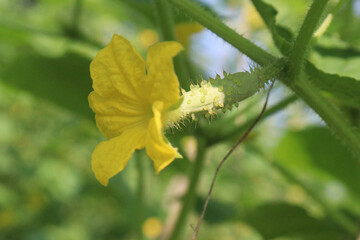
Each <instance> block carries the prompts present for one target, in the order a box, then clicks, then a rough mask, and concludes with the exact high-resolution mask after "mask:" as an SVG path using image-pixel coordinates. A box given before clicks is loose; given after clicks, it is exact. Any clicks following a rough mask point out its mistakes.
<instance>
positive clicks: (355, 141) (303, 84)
mask: <svg viewBox="0 0 360 240" xmlns="http://www.w3.org/2000/svg"><path fill="white" fill-rule="evenodd" d="M290 87H291V88H292V89H293V90H294V91H295V92H296V93H297V94H298V95H299V96H300V97H301V98H302V99H303V100H304V101H305V102H306V103H307V104H308V105H309V106H310V107H311V108H312V109H313V110H314V111H315V112H317V113H318V114H319V116H320V117H321V118H322V119H323V120H324V121H325V122H326V124H327V125H328V126H329V128H330V129H332V130H333V131H334V133H335V134H336V135H337V136H338V137H339V138H340V140H341V141H343V143H344V145H345V146H347V147H348V148H349V149H350V150H351V151H352V152H353V153H354V155H355V157H356V158H357V159H359V160H360V134H359V133H358V132H357V131H356V130H355V129H354V128H353V127H352V126H351V125H350V124H349V123H348V121H347V119H346V118H345V117H344V116H343V114H342V113H341V112H340V111H339V110H338V109H337V108H336V107H334V106H333V105H332V104H330V103H329V102H328V101H327V100H326V99H325V98H324V97H323V96H322V95H321V93H320V92H319V91H318V90H317V89H316V88H315V86H313V85H312V83H311V82H310V81H308V80H307V79H306V77H305V76H303V77H299V78H298V79H297V81H296V82H295V84H294V85H292V86H290Z"/></svg>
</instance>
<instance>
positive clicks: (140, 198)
mask: <svg viewBox="0 0 360 240" xmlns="http://www.w3.org/2000/svg"><path fill="white" fill-rule="evenodd" d="M144 157H145V156H144V153H143V151H137V152H136V157H135V160H136V169H137V174H138V182H137V189H136V232H137V235H138V238H137V239H139V240H141V239H143V234H142V224H143V222H144V211H145V204H144V199H145V196H144V190H145V188H144V185H145V178H144Z"/></svg>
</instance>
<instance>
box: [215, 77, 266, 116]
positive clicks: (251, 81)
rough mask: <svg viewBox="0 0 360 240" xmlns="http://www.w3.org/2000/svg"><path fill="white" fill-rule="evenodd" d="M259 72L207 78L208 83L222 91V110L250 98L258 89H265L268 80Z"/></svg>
mask: <svg viewBox="0 0 360 240" xmlns="http://www.w3.org/2000/svg"><path fill="white" fill-rule="evenodd" d="M260 73H261V71H260V72H255V71H252V72H251V73H249V72H237V73H233V74H227V73H226V72H224V77H223V78H221V77H220V76H219V75H216V77H215V78H209V82H210V83H211V84H212V85H213V86H215V87H218V88H219V91H223V92H224V94H225V102H224V105H225V107H224V110H226V109H230V110H231V108H232V106H233V105H235V106H236V105H237V104H238V103H239V102H241V101H243V100H244V99H246V98H248V97H251V96H252V95H254V94H255V93H256V92H258V91H259V90H260V89H262V88H264V87H265V84H266V83H267V82H268V79H267V78H265V77H263V76H262V74H260Z"/></svg>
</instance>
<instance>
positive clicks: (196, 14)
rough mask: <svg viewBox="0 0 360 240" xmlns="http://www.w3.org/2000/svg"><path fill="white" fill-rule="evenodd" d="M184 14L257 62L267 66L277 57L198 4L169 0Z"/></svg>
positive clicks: (186, 0) (184, 0)
mask: <svg viewBox="0 0 360 240" xmlns="http://www.w3.org/2000/svg"><path fill="white" fill-rule="evenodd" d="M167 1H168V2H169V3H171V4H172V5H173V6H174V7H176V8H177V9H179V10H181V11H182V12H183V13H184V14H187V15H188V16H189V17H191V18H193V19H194V20H196V21H198V22H199V23H201V24H202V25H203V26H204V27H206V28H208V29H209V30H211V31H212V32H214V33H216V34H217V35H218V36H219V37H221V38H222V39H224V40H225V41H227V42H228V43H230V44H231V45H233V46H234V47H236V48H237V49H238V50H239V51H240V52H243V53H244V54H246V55H247V56H248V57H249V58H251V59H252V60H253V61H255V62H256V63H258V64H260V65H262V66H265V65H267V64H268V63H271V62H273V61H274V60H275V57H274V56H272V55H271V54H269V53H268V52H266V51H265V50H263V49H262V48H260V47H258V46H256V45H255V44H254V43H252V42H251V41H249V40H248V39H246V38H244V37H243V36H241V35H239V34H238V33H236V32H235V31H234V30H233V29H231V28H229V27H228V26H226V25H225V24H224V23H223V22H221V21H220V20H219V19H218V18H216V17H214V16H213V15H211V14H210V13H208V12H207V11H206V10H204V9H202V8H201V7H200V6H199V5H198V4H196V3H194V2H191V1H189V0H167Z"/></svg>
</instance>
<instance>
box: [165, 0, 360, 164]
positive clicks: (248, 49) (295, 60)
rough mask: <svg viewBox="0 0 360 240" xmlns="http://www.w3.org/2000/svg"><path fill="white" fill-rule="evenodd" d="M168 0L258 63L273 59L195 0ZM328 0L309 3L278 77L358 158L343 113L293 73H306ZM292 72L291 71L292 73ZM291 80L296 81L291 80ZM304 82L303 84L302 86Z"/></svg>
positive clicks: (356, 144) (354, 136)
mask: <svg viewBox="0 0 360 240" xmlns="http://www.w3.org/2000/svg"><path fill="white" fill-rule="evenodd" d="M167 1H168V2H170V3H171V4H172V5H173V6H175V7H176V8H178V9H179V10H181V11H182V12H184V13H185V14H187V15H189V16H190V17H191V18H193V19H195V20H196V21H198V22H199V23H201V24H203V25H204V26H205V27H207V28H208V29H209V30H211V31H213V32H214V33H216V34H217V35H218V36H219V37H221V38H223V39H224V40H225V41H227V42H229V43H230V44H232V45H233V46H234V47H236V48H237V49H239V50H240V51H241V52H243V53H245V54H246V55H247V56H248V57H250V58H251V59H252V60H254V61H255V62H257V63H258V64H260V65H267V64H268V63H270V62H274V61H275V60H276V58H275V57H274V56H272V55H271V54H269V53H267V52H266V51H264V50H263V49H261V48H259V47H258V46H256V45H255V44H253V43H252V42H250V41H249V40H247V39H245V38H244V37H242V36H241V35H239V34H237V33H236V32H235V31H234V30H232V29H230V28H229V27H228V26H226V25H225V24H224V23H222V22H221V21H220V20H219V19H217V18H216V17H214V16H213V15H211V14H210V13H208V12H207V11H206V10H204V9H202V8H201V7H199V6H198V5H197V4H195V3H193V2H191V1H189V0H167ZM327 2H328V0H316V1H314V4H313V5H312V6H311V9H310V10H309V13H308V15H307V17H306V18H305V21H304V24H303V26H302V28H301V30H300V33H299V37H298V38H297V39H296V42H295V45H294V48H293V52H292V56H291V57H290V61H289V64H290V65H289V67H290V72H287V74H286V75H285V76H283V77H280V79H279V80H280V81H282V82H283V83H285V84H287V85H288V86H289V87H290V88H291V89H292V90H293V91H294V92H295V93H297V94H298V96H300V97H301V98H302V99H303V100H304V101H305V102H306V103H307V104H308V105H309V106H310V107H311V108H313V110H314V111H316V112H317V113H318V114H319V115H320V117H321V118H322V119H323V120H324V121H325V122H326V124H327V125H328V126H329V127H330V128H331V129H332V130H333V131H334V132H335V133H336V134H337V136H338V137H339V138H340V139H341V140H342V142H343V143H344V144H345V145H347V146H348V147H349V148H350V149H351V150H352V151H353V152H354V153H355V155H356V156H357V157H358V158H360V140H359V136H358V133H357V132H356V131H354V130H353V129H352V128H351V126H350V125H349V124H348V123H347V121H346V120H345V118H343V117H342V114H341V113H340V112H339V111H338V110H337V109H335V107H334V106H332V105H331V104H330V103H328V102H327V101H326V99H324V98H323V97H322V96H321V93H320V92H319V91H318V90H317V89H316V88H315V87H314V86H312V84H311V83H310V82H308V81H307V79H305V80H302V79H303V78H304V77H305V76H297V77H296V78H297V79H296V80H295V81H293V80H294V79H295V76H296V75H305V73H303V71H302V69H301V66H302V62H303V60H304V56H305V49H306V47H307V45H308V44H309V42H310V40H311V38H312V34H313V32H314V31H315V29H316V27H317V24H318V22H319V19H320V17H321V14H322V12H323V11H324V9H325V6H326V3H327ZM307 28H309V29H307ZM298 71H299V72H298ZM294 73H296V74H294ZM289 74H290V76H289ZM291 74H293V75H292V76H291ZM298 79H300V80H298ZM294 82H297V83H296V84H294ZM303 83H304V84H305V85H304V86H301V84H303Z"/></svg>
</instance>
